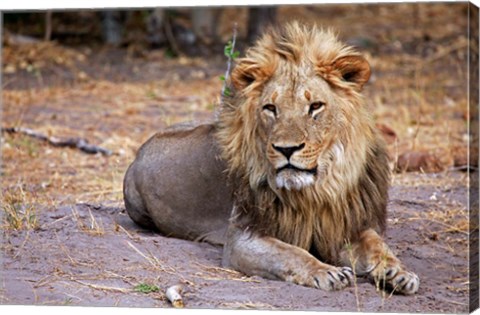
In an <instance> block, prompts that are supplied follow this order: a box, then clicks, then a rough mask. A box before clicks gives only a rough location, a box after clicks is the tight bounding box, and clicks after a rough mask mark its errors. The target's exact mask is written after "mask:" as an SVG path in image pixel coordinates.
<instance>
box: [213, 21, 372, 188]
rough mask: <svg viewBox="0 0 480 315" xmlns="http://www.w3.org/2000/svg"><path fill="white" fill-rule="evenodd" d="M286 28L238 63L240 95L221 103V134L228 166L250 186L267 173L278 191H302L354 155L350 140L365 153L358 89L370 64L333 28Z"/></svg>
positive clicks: (266, 38)
mask: <svg viewBox="0 0 480 315" xmlns="http://www.w3.org/2000/svg"><path fill="white" fill-rule="evenodd" d="M284 32H285V33H282V34H280V33H278V34H277V33H275V32H272V33H267V34H266V35H265V36H264V37H262V39H261V40H260V41H258V42H257V45H256V46H254V47H253V48H251V49H250V50H249V51H248V52H247V55H246V57H245V58H242V59H240V60H239V62H238V64H237V65H236V66H235V68H234V70H233V71H232V78H231V80H232V85H233V87H234V90H235V94H236V97H235V98H233V99H232V103H229V104H228V105H227V106H224V107H223V112H222V116H221V118H220V120H221V124H222V128H221V131H220V132H219V139H220V142H221V143H222V145H223V152H224V156H225V158H226V159H227V160H228V161H229V166H230V170H236V171H238V170H240V172H241V173H243V174H246V175H247V176H248V177H249V181H250V185H251V187H255V186H257V185H258V184H259V183H261V182H262V181H264V180H265V179H267V180H268V182H269V184H270V186H271V187H272V188H274V189H275V188H277V189H286V190H301V189H303V188H305V187H308V186H311V185H314V184H316V183H319V182H321V181H322V180H323V179H324V178H325V176H326V175H328V174H329V173H331V172H330V170H331V169H332V165H334V164H335V165H336V166H338V164H339V163H343V166H345V164H346V163H347V162H346V161H347V160H351V159H352V158H356V157H354V156H353V155H354V153H352V152H354V151H355V150H349V152H350V153H349V155H348V156H346V154H345V148H346V146H347V145H346V144H347V143H348V142H349V141H351V140H352V139H356V140H355V142H356V145H355V147H358V148H360V149H358V150H357V151H358V152H360V154H363V155H365V153H361V152H364V150H363V151H362V149H361V147H362V145H364V144H365V143H366V140H365V134H364V133H363V132H359V131H360V130H362V128H364V126H365V125H368V123H367V122H366V119H364V117H365V113H364V109H362V108H361V107H362V106H361V103H362V101H361V96H360V91H361V89H362V86H363V85H364V84H365V83H366V82H367V81H368V79H369V76H370V66H369V65H368V62H367V61H366V60H365V58H363V57H362V56H361V55H360V54H358V53H357V52H356V51H354V50H353V49H352V48H351V47H348V46H344V45H343V44H341V43H339V42H338V41H337V39H336V37H335V36H334V35H333V34H332V33H331V32H323V31H321V30H318V29H313V30H312V31H307V30H306V29H304V28H302V27H300V26H299V25H293V26H291V27H290V28H288V27H287V28H286V29H285V30H284ZM287 39H288V40H287ZM347 138H349V140H346V139H347ZM359 158H360V159H359V160H358V161H361V160H362V158H363V157H362V156H360V157H359ZM356 165H361V163H360V162H359V163H356ZM343 166H342V172H344V173H345V172H348V170H346V167H343ZM336 169H339V168H338V167H336ZM358 170H359V167H357V168H356V171H352V172H350V173H352V176H348V177H352V178H354V177H355V176H357V175H358V174H357V173H356V172H357V171H358ZM334 176H335V175H334Z"/></svg>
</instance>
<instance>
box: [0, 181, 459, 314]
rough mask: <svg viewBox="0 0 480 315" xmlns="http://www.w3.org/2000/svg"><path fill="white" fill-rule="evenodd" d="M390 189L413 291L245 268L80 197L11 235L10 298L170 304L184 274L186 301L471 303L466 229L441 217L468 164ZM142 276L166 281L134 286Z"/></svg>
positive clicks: (229, 305) (366, 306)
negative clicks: (333, 286)
mask: <svg viewBox="0 0 480 315" xmlns="http://www.w3.org/2000/svg"><path fill="white" fill-rule="evenodd" d="M412 181H413V182H415V185H412V184H411V182H412ZM390 194H391V200H390V203H389V213H390V217H389V224H390V226H389V229H388V231H387V233H386V240H387V242H388V243H389V244H390V245H391V247H392V248H393V250H394V251H395V252H396V253H397V254H398V257H399V258H400V259H401V260H402V261H403V262H404V263H405V264H406V265H407V266H408V267H409V268H411V269H412V270H414V271H415V272H416V273H417V274H418V275H419V277H420V279H421V287H420V290H419V292H418V294H417V295H415V296H413V297H407V296H398V295H393V296H392V295H389V294H385V293H384V292H382V291H377V290H376V289H375V286H374V285H373V284H371V283H369V282H368V281H366V280H365V279H358V282H357V285H356V286H352V287H348V288H346V289H344V290H342V291H339V292H324V291H321V290H317V289H313V288H306V287H302V286H298V285H294V284H289V283H284V282H280V281H270V280H265V279H262V278H258V277H245V276H244V275H242V274H240V273H237V272H235V271H233V270H228V269H223V268H221V265H220V263H221V251H222V250H221V248H219V247H215V246H212V245H209V244H206V243H194V242H189V241H184V240H179V239H173V238H167V237H163V236H161V235H158V234H155V233H152V232H150V231H146V230H143V229H141V228H139V227H138V226H136V225H135V224H134V223H132V221H131V220H130V219H129V217H128V216H127V215H126V213H125V210H124V207H123V206H122V205H118V204H112V205H108V204H102V205H92V204H76V205H70V206H62V207H59V208H57V209H50V211H48V214H47V215H44V216H42V217H41V219H40V222H39V223H40V225H39V228H38V229H37V230H36V231H19V232H14V233H11V234H10V235H8V236H7V237H6V240H5V241H6V243H7V246H6V251H5V257H4V269H3V270H2V272H3V275H2V276H3V277H4V279H5V295H4V296H5V300H4V301H3V302H4V303H6V304H41V305H83V306H122V307H171V305H170V304H169V302H168V301H167V300H166V299H165V294H164V293H165V290H166V289H167V288H168V287H169V286H171V285H175V284H178V283H181V284H183V285H184V287H185V292H184V294H183V296H184V302H185V307H187V308H226V309H237V308H241V309H245V308H246V309H277V310H278V309H281V310H315V311H357V310H361V311H369V312H377V311H381V312H427V313H428V312H448V313H462V312H466V311H467V309H468V308H467V305H468V282H467V281H468V273H467V271H468V266H467V262H468V251H467V239H468V238H467V235H466V234H465V233H462V232H461V231H456V230H455V229H454V227H453V226H448V225H447V224H445V223H442V221H440V219H439V218H438V217H436V216H441V215H442V214H447V213H448V211H449V209H452V208H458V207H466V203H467V199H466V177H465V174H463V173H451V174H436V175H419V174H409V175H402V176H397V177H396V178H395V183H394V185H393V187H392V188H391V191H390ZM432 211H433V212H434V213H435V215H434V214H432ZM461 219H465V218H456V221H457V222H458V220H461ZM139 284H149V285H156V286H158V288H159V289H160V290H159V291H158V292H152V293H140V292H136V291H135V287H136V286H137V285H139Z"/></svg>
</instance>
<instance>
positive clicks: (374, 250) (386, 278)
mask: <svg viewBox="0 0 480 315" xmlns="http://www.w3.org/2000/svg"><path fill="white" fill-rule="evenodd" d="M342 261H343V262H344V263H345V264H348V265H350V266H352V268H354V270H355V273H356V274H357V275H366V276H368V277H369V278H370V279H372V280H373V281H374V282H375V284H376V285H378V286H379V287H381V288H385V289H388V290H392V291H393V292H396V293H401V294H405V295H411V294H415V293H416V292H417V291H418V288H419V285H420V280H419V278H418V276H417V275H416V274H415V273H413V272H410V271H408V270H406V269H405V266H404V265H403V264H402V263H401V262H400V260H399V259H398V258H397V257H395V255H394V254H393V253H392V251H391V250H390V248H388V246H387V244H385V242H384V241H383V239H382V238H381V237H380V236H379V235H378V234H377V233H376V232H375V231H374V230H372V229H369V230H366V231H364V232H362V233H361V235H360V238H359V239H358V241H356V242H353V243H352V244H347V246H346V249H345V250H344V251H343V253H342Z"/></svg>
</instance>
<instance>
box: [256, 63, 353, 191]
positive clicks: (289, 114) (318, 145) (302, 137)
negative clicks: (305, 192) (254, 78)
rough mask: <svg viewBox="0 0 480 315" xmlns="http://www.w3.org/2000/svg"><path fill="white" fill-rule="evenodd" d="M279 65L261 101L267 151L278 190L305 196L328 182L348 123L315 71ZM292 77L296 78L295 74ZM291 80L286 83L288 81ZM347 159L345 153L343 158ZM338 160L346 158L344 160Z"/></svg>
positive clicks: (340, 107)
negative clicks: (332, 154)
mask: <svg viewBox="0 0 480 315" xmlns="http://www.w3.org/2000/svg"><path fill="white" fill-rule="evenodd" d="M293 70H294V71H295V73H291V71H292V67H291V66H289V65H288V64H286V63H285V64H279V65H278V67H277V69H276V71H275V74H274V75H273V77H272V79H271V80H269V82H268V83H266V84H265V87H264V88H263V91H262V93H261V95H260V97H259V101H258V108H257V111H258V116H259V118H258V119H259V120H260V121H261V124H260V128H262V129H263V131H264V134H265V139H264V142H265V143H264V146H265V148H264V150H265V152H266V158H267V159H268V162H269V164H270V166H271V172H270V174H271V176H272V177H273V178H271V179H274V183H275V184H276V187H277V188H285V189H288V190H292V189H295V190H300V189H302V188H303V187H306V186H309V185H312V184H314V183H315V181H317V180H320V179H321V177H322V172H321V166H322V165H324V164H325V163H324V161H322V160H323V159H328V158H329V155H328V154H326V153H327V152H329V151H330V150H331V149H332V147H333V146H339V144H338V143H336V141H335V136H336V135H338V133H339V132H341V129H342V126H343V125H344V124H345V122H346V121H348V117H345V114H346V113H344V112H343V109H344V108H342V107H345V104H342V103H341V102H339V101H338V100H337V98H338V97H336V95H335V92H334V91H333V90H332V88H331V87H330V86H329V84H328V83H327V82H326V81H325V80H324V79H323V78H321V77H320V76H318V75H316V74H315V73H314V67H313V66H311V67H308V66H304V67H294V68H293ZM289 72H290V73H289ZM287 76H288V77H290V78H291V79H290V80H282V79H281V78H282V77H287ZM338 154H341V151H339V152H338ZM337 158H341V157H340V156H338V157H337Z"/></svg>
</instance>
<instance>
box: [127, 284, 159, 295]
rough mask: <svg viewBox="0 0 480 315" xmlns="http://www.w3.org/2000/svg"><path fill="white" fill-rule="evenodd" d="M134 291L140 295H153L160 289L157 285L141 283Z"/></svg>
mask: <svg viewBox="0 0 480 315" xmlns="http://www.w3.org/2000/svg"><path fill="white" fill-rule="evenodd" d="M133 290H134V291H135V292H140V293H152V292H158V291H159V290H160V289H159V288H158V287H157V286H156V285H150V284H146V283H140V284H138V285H136V286H135V287H134V288H133Z"/></svg>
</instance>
